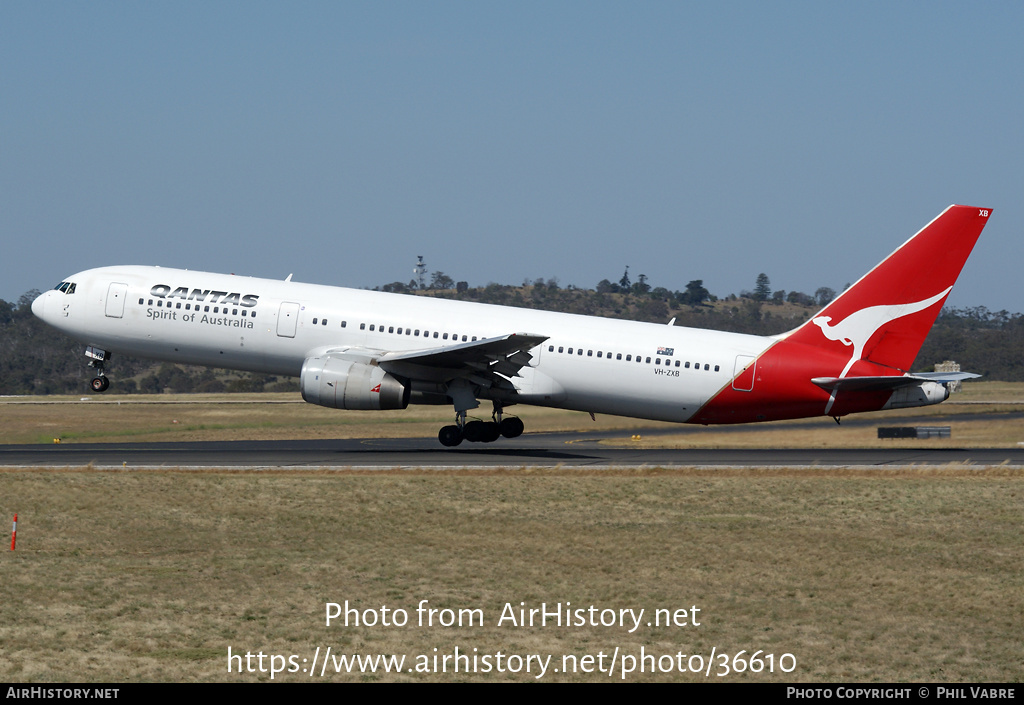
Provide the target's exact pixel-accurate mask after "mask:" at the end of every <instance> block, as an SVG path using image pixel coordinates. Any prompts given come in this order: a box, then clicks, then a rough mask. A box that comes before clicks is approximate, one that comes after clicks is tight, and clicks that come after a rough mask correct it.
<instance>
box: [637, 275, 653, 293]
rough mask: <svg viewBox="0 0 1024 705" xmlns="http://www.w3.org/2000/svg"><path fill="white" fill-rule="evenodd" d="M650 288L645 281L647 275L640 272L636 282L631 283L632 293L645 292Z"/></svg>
mask: <svg viewBox="0 0 1024 705" xmlns="http://www.w3.org/2000/svg"><path fill="white" fill-rule="evenodd" d="M650 290H651V285H650V284H648V283H647V275H646V274H641V275H640V278H639V279H638V280H637V282H636V284H634V285H633V293H634V294H646V293H647V292H648V291H650Z"/></svg>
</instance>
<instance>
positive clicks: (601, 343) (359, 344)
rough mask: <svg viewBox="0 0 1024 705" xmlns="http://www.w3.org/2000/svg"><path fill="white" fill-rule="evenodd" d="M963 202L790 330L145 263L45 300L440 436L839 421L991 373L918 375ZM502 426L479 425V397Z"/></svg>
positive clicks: (930, 400) (114, 345) (111, 346)
mask: <svg viewBox="0 0 1024 705" xmlns="http://www.w3.org/2000/svg"><path fill="white" fill-rule="evenodd" d="M990 212H991V211H990V210H989V209H983V208H973V207H969V206H950V207H949V208H947V209H946V210H945V211H943V212H942V213H941V214H940V215H939V216H938V217H936V218H935V219H934V220H933V221H932V222H931V223H929V224H928V225H927V226H925V227H924V228H923V229H922V230H921V231H919V232H918V233H917V234H916V235H915V236H914V237H912V238H910V239H909V240H908V241H907V242H905V243H904V244H903V245H902V246H900V247H899V248H897V249H896V251H895V252H893V253H892V254H891V255H890V256H889V257H887V258H886V259H885V260H883V261H882V262H881V263H880V264H879V265H877V266H876V267H875V268H874V269H872V270H871V271H870V272H868V273H867V274H866V275H865V276H864V277H862V278H861V279H860V280H858V281H857V283H855V284H854V285H853V286H851V287H850V288H848V289H847V290H846V291H844V292H843V293H842V294H841V295H840V296H838V297H837V298H836V299H835V300H834V301H833V302H831V303H830V304H828V305H827V306H826V307H825V308H824V309H823V310H822V311H821V312H819V313H818V314H817V315H816V316H813V317H812V318H811V319H810V320H808V321H806V322H805V323H804V324H802V325H800V326H798V327H797V328H795V329H793V330H791V331H789V332H788V333H784V334H782V335H775V336H753V335H743V334H736V333H724V332H720V331H711V330H701V329H694V328H684V327H680V326H671V325H663V324H653V323H639V322H636V321H619V320H612V319H604V318H594V317H588V316H578V315H572V314H561V313H553V312H547V311H536V310H528V309H517V308H508V307H501V306H492V305H487V304H476V303H469V302H462V301H451V300H444V299H434V298H430V297H422V296H409V295H402V294H388V293H381V292H372V291H364V290H355V289H344V288H339V287H328V286H320V285H315V284H304V283H300V282H293V281H291V277H289V278H288V279H287V280H284V281H278V280H269V279H256V278H249V277H238V276H234V275H226V274H214V273H208V272H197V271H187V270H175V269H166V268H160V267H147V266H122V267H102V268H99V269H91V270H87V271H84V272H79V273H78V274H75V275H72V276H71V277H68V278H67V279H65V280H64V281H62V282H61V283H60V284H59V285H58V286H57V287H55V288H54V289H53V290H51V291H47V292H45V293H43V294H41V295H40V296H39V297H38V298H37V299H36V300H35V301H34V302H33V304H32V310H33V312H34V313H35V314H36V315H37V316H39V317H40V318H41V319H43V320H44V321H46V322H47V323H49V324H51V325H53V326H55V327H57V328H59V329H61V330H62V331H64V332H66V333H67V334H68V335H71V336H72V337H74V338H77V339H79V340H81V341H82V342H83V343H84V344H85V346H86V349H85V354H86V355H87V356H88V358H89V359H90V364H91V365H93V366H94V367H95V368H96V376H95V378H94V379H93V380H92V387H93V389H94V390H95V391H103V390H105V389H106V388H107V386H108V379H107V377H106V365H107V364H109V361H110V360H111V356H112V354H127V355H139V356H145V357H150V358H153V359H158V360H167V361H170V362H181V363H189V364H200V365H210V366H216V367H226V368H233V369H239V370H251V371H257V372H265V373H270V374H281V375H292V376H296V377H298V378H299V386H300V389H301V391H302V395H303V398H304V399H305V400H306V401H309V402H311V403H314V404H320V405H322V406H328V407H332V408H339V409H352V410H360V409H401V408H405V407H406V406H408V405H409V404H447V405H451V406H452V408H453V410H454V415H455V418H454V423H452V424H450V425H447V426H445V427H443V428H442V429H441V430H440V432H439V434H438V438H439V440H440V441H441V442H442V443H443V444H444V445H447V446H454V445H458V444H459V443H461V442H462V441H463V440H467V441H475V442H487V441H493V440H496V439H497V438H499V437H500V436H505V437H508V438H512V437H515V436H518V435H520V434H521V433H522V431H523V428H524V426H523V422H522V421H521V420H520V419H519V418H518V417H516V416H512V415H509V414H508V413H507V410H508V408H509V407H511V406H513V405H517V404H530V405H537V406H548V407H556V408H565V409H576V410H580V411H588V412H591V413H606V414H617V415H623V416H633V417H638V418H645V419H655V420H664V421H676V422H684V423H700V424H721V423H746V422H756V421H770V420H777V419H789V418H802V417H813V416H824V415H827V416H832V417H834V418H836V419H837V420H838V419H839V418H840V417H842V416H845V415H847V414H850V413H856V412H864V411H875V410H879V409H891V408H904V407H912V406H921V405H925V404H934V403H938V402H941V401H943V400H944V399H945V398H947V396H948V394H949V392H948V389H947V385H948V384H949V383H950V382H952V381H956V380H960V379H966V378H969V377H973V376H976V375H971V374H969V373H954V374H939V373H918V374H913V373H911V372H910V371H909V369H910V366H911V364H912V363H913V361H914V358H915V357H916V356H917V353H918V350H919V349H920V347H921V344H922V343H923V342H924V338H925V336H926V335H927V333H928V331H929V329H930V328H931V326H932V324H933V323H934V321H935V318H936V317H937V315H938V313H939V311H940V310H941V308H942V305H943V303H944V302H945V300H946V297H947V296H948V295H949V292H950V290H951V289H952V287H953V284H954V283H955V282H956V279H957V277H958V276H959V274H960V271H961V269H962V268H963V266H964V263H965V262H966V260H967V257H968V256H969V254H970V253H971V250H972V249H973V247H974V244H975V242H976V241H977V239H978V237H979V236H980V234H981V231H982V229H983V228H984V226H985V224H986V223H987V222H988V218H989V215H990ZM481 400H486V401H490V402H491V404H492V407H493V408H492V411H491V415H490V416H491V418H490V420H478V419H472V418H471V417H470V416H469V412H471V411H472V410H474V409H477V408H478V407H479V406H480V401H481Z"/></svg>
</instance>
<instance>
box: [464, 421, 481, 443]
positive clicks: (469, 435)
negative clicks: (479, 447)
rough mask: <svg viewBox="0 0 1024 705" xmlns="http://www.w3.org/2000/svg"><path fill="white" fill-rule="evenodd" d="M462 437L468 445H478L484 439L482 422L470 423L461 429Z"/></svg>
mask: <svg viewBox="0 0 1024 705" xmlns="http://www.w3.org/2000/svg"><path fill="white" fill-rule="evenodd" d="M462 435H463V436H464V437H465V439H466V440H467V441H469V442H470V443H479V442H481V441H483V440H484V438H485V430H484V422H483V421H470V422H469V423H467V424H466V425H465V426H463V427H462Z"/></svg>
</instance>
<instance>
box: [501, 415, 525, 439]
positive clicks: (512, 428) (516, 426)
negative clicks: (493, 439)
mask: <svg viewBox="0 0 1024 705" xmlns="http://www.w3.org/2000/svg"><path fill="white" fill-rule="evenodd" d="M525 428H526V427H525V425H524V424H523V420H522V419H520V418H519V417H518V416H509V417H508V418H507V419H502V420H501V435H503V436H504V437H505V438H517V437H518V436H521V435H522V433H523V429H525Z"/></svg>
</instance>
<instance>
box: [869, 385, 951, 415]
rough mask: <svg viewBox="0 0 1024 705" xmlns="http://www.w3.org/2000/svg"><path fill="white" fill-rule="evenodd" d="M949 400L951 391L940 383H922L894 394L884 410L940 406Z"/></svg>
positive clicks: (898, 390)
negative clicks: (931, 405)
mask: <svg viewBox="0 0 1024 705" xmlns="http://www.w3.org/2000/svg"><path fill="white" fill-rule="evenodd" d="M948 398H949V389H947V388H946V385H944V384H941V383H940V382H921V383H920V384H915V385H912V386H906V387H900V388H899V389H897V390H895V391H894V392H893V393H892V396H891V397H889V401H887V402H886V403H885V406H883V407H882V408H883V409H908V408H910V407H913V406H928V405H929V404H938V403H940V402H944V401H946V399H948Z"/></svg>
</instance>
